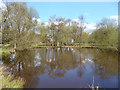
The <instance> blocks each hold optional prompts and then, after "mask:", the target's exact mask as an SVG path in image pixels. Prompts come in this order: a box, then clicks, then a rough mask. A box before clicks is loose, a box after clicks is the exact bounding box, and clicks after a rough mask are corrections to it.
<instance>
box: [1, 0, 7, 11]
mask: <svg viewBox="0 0 120 90" xmlns="http://www.w3.org/2000/svg"><path fill="white" fill-rule="evenodd" d="M6 8H7V7H6V6H5V4H4V3H3V2H2V0H0V10H6Z"/></svg>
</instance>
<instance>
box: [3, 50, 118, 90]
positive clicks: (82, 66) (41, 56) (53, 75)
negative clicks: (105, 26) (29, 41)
mask: <svg viewBox="0 0 120 90" xmlns="http://www.w3.org/2000/svg"><path fill="white" fill-rule="evenodd" d="M2 60H3V61H2V64H3V65H4V66H6V70H7V71H10V72H12V73H13V74H14V75H15V76H21V77H24V79H25V80H26V83H25V85H24V87H25V88H89V85H92V83H93V81H94V84H95V86H99V87H100V88H118V55H117V54H116V53H114V52H108V51H105V50H99V49H86V48H83V49H80V48H39V49H32V50H25V51H22V52H16V54H12V55H10V56H8V57H3V58H2Z"/></svg>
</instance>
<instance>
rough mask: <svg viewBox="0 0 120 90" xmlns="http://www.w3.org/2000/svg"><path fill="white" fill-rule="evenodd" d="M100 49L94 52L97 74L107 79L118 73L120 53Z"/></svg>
mask: <svg viewBox="0 0 120 90" xmlns="http://www.w3.org/2000/svg"><path fill="white" fill-rule="evenodd" d="M100 53H101V52H100V51H98V52H97V53H94V59H93V60H94V63H95V74H96V75H98V76H99V77H100V78H101V79H106V78H109V77H111V76H112V75H115V74H116V75H117V74H118V55H117V54H114V53H112V52H105V51H102V54H100Z"/></svg>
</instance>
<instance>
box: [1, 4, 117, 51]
mask: <svg viewBox="0 0 120 90" xmlns="http://www.w3.org/2000/svg"><path fill="white" fill-rule="evenodd" d="M6 7H7V8H6V10H3V11H2V24H1V26H0V27H1V28H2V44H5V45H6V44H9V45H10V46H11V47H14V48H17V49H25V48H27V47H32V46H39V45H45V46H63V45H67V46H68V45H83V44H87V45H91V44H92V45H98V46H102V47H105V48H114V49H115V50H118V26H117V24H116V23H115V21H114V20H110V19H102V20H101V22H100V23H98V24H97V25H96V27H97V29H96V30H95V31H93V32H92V34H89V33H87V32H85V28H86V27H85V19H84V17H83V16H82V15H81V16H79V17H78V22H76V21H73V20H71V19H65V18H63V17H56V16H55V15H53V16H51V17H50V18H49V22H48V25H46V24H45V23H44V22H41V23H39V22H38V21H37V18H38V17H39V15H38V13H37V11H36V10H35V9H34V8H32V7H31V8H27V5H26V4H25V3H24V4H23V3H22V4H21V3H9V4H7V5H6Z"/></svg>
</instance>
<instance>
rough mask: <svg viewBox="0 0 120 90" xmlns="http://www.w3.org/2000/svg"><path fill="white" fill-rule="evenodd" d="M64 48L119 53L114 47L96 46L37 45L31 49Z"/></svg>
mask: <svg viewBox="0 0 120 90" xmlns="http://www.w3.org/2000/svg"><path fill="white" fill-rule="evenodd" d="M64 47H69V48H70V47H72V48H74V47H79V48H94V49H103V50H109V51H114V52H118V49H116V48H114V47H105V46H95V45H81V46H39V45H36V46H34V47H31V48H64Z"/></svg>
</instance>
